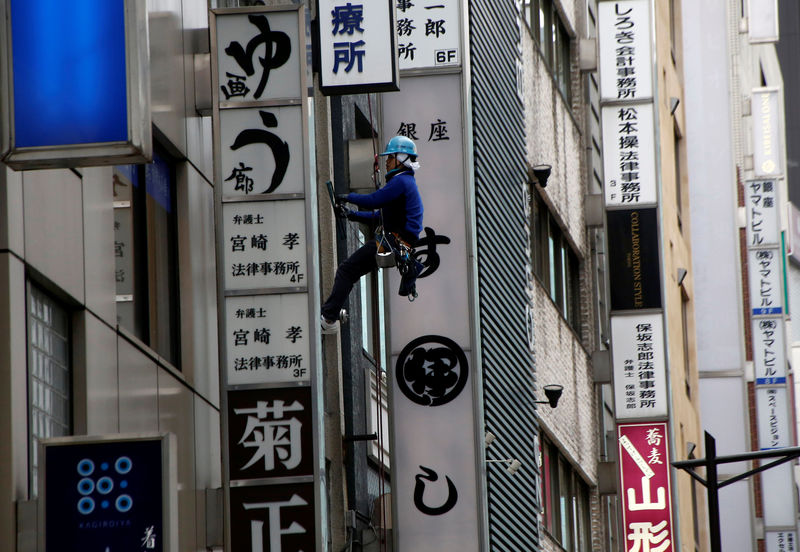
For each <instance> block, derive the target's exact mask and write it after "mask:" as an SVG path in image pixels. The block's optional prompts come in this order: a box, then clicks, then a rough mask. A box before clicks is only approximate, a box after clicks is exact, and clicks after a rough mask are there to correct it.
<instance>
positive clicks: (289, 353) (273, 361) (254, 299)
mask: <svg viewBox="0 0 800 552" xmlns="http://www.w3.org/2000/svg"><path fill="white" fill-rule="evenodd" d="M308 321H309V315H308V297H307V296H306V294H305V293H281V294H275V295H249V296H237V297H226V298H225V328H226V330H227V332H228V336H227V347H226V348H225V350H226V351H227V353H228V357H227V360H226V367H225V369H226V372H227V374H228V384H229V385H241V384H245V383H276V382H296V381H308V380H309V377H310V376H311V371H310V364H309V351H310V343H309V340H310V339H311V338H312V336H311V332H309V329H308Z"/></svg>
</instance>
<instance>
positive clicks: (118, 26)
mask: <svg viewBox="0 0 800 552" xmlns="http://www.w3.org/2000/svg"><path fill="white" fill-rule="evenodd" d="M6 10H7V13H6V14H5V15H6V18H5V19H6V24H5V25H3V26H1V27H0V33H3V35H2V37H0V38H2V44H3V47H2V51H4V52H6V53H5V55H4V56H3V57H2V60H1V61H0V66H1V67H2V71H0V79H1V80H2V86H0V90H2V94H3V105H2V109H0V112H3V113H6V114H7V116H5V117H3V135H2V160H3V162H4V163H6V164H8V165H9V166H10V167H12V168H14V169H17V170H23V169H37V168H56V167H77V166H95V165H112V164H122V163H138V162H144V161H147V160H149V158H150V157H151V156H152V137H151V117H150V83H149V71H148V58H149V53H148V40H147V36H148V34H147V12H146V6H145V3H144V2H136V1H134V0H127V1H126V0H75V1H74V2H68V3H64V2H59V1H57V0H41V1H39V2H29V1H26V0H10V1H9V2H8V4H7V8H6Z"/></svg>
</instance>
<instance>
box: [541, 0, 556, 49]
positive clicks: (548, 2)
mask: <svg viewBox="0 0 800 552" xmlns="http://www.w3.org/2000/svg"><path fill="white" fill-rule="evenodd" d="M539 37H540V38H539V47H540V48H541V49H542V55H543V56H544V59H545V61H546V62H547V64H548V65H552V63H553V3H552V0H541V4H540V7H539Z"/></svg>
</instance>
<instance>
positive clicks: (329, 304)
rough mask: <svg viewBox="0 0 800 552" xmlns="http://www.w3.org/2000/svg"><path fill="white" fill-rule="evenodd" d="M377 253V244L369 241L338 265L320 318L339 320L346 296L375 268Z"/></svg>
mask: <svg viewBox="0 0 800 552" xmlns="http://www.w3.org/2000/svg"><path fill="white" fill-rule="evenodd" d="M377 252H378V246H377V244H376V243H375V241H374V240H370V241H368V242H367V243H366V245H363V246H362V247H360V248H359V249H358V250H356V252H355V253H353V254H352V255H350V256H349V257H348V258H347V260H346V261H344V262H343V263H342V264H340V265H339V268H337V269H336V277H335V278H334V280H333V289H332V290H331V295H330V297H328V299H327V300H326V301H325V303H324V304H323V305H322V316H324V317H325V319H326V320H329V321H334V320H338V319H339V311H340V310H341V309H342V306H343V305H344V303H345V301H347V296H348V295H350V290H352V289H353V285H355V283H356V282H358V280H359V278H361V277H362V276H363V275H364V274H367V273H369V272H371V271H372V270H373V269H374V268H376V266H377V265H376V264H375V254H376V253H377Z"/></svg>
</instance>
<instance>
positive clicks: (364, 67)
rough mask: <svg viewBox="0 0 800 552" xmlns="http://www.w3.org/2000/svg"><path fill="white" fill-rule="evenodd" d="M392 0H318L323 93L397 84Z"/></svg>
mask: <svg viewBox="0 0 800 552" xmlns="http://www.w3.org/2000/svg"><path fill="white" fill-rule="evenodd" d="M394 2H395V0H380V1H378V2H375V1H372V2H359V3H353V2H351V1H350V0H317V13H318V14H320V16H319V36H318V39H319V40H318V41H317V44H318V47H319V59H320V90H321V91H322V93H323V94H364V93H368V92H384V91H389V90H397V89H398V79H399V71H398V67H397V43H396V40H395V33H394V12H395V10H394Z"/></svg>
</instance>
